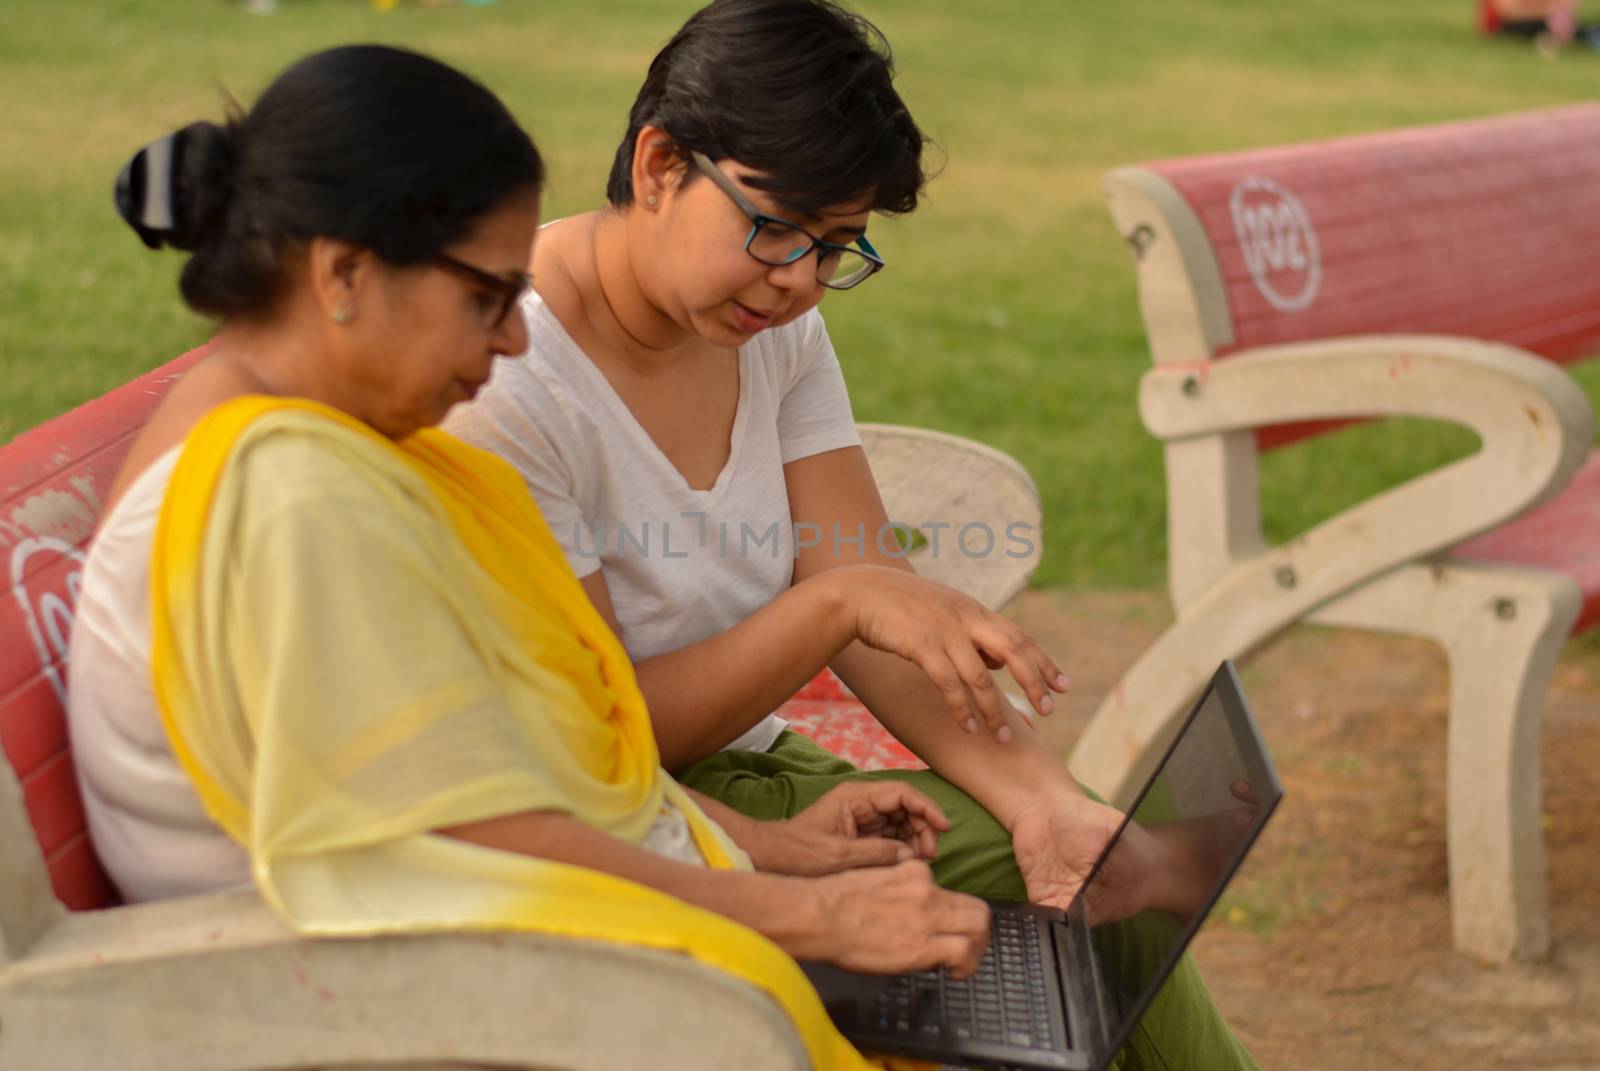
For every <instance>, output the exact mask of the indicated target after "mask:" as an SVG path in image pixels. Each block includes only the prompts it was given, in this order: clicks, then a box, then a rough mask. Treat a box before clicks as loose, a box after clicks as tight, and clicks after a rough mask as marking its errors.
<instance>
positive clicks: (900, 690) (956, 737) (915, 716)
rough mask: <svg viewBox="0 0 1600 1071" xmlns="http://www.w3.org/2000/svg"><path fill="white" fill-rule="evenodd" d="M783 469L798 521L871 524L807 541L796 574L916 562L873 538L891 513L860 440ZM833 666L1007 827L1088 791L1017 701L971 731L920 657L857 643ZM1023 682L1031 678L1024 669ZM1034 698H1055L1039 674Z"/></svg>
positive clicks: (1039, 703)
mask: <svg viewBox="0 0 1600 1071" xmlns="http://www.w3.org/2000/svg"><path fill="white" fill-rule="evenodd" d="M784 475H785V477H786V480H787V483H788V488H789V508H790V512H791V513H792V514H793V516H794V517H795V519H796V520H797V521H800V520H805V521H810V522H812V523H815V524H820V525H822V526H823V530H824V531H831V530H832V526H833V525H834V524H836V523H837V524H839V525H840V526H841V528H842V529H843V530H845V531H851V532H853V531H855V530H856V528H857V527H858V526H860V527H862V529H863V530H864V531H865V532H866V533H867V534H868V535H867V538H866V539H865V540H862V541H861V543H860V544H855V543H852V544H850V545H849V548H848V552H847V553H846V554H839V553H836V550H837V549H839V548H834V547H829V546H827V545H826V544H824V545H822V546H818V547H811V548H807V549H806V550H803V551H801V552H800V555H799V557H798V558H797V559H796V561H795V582H796V583H797V584H798V583H803V582H806V581H808V580H811V579H813V578H818V577H821V576H824V575H826V574H827V573H828V572H829V571H830V570H833V569H837V568H840V567H841V566H845V565H849V564H852V563H856V562H862V561H864V562H869V563H872V564H876V565H880V566H884V567H887V568H893V569H899V570H903V571H905V572H908V573H910V572H914V570H913V569H912V567H911V565H910V564H909V563H908V562H907V561H906V560H905V559H904V558H892V557H888V556H886V555H884V554H883V553H882V552H881V550H880V549H879V547H878V545H877V540H876V539H875V538H873V533H876V532H878V531H879V530H880V529H881V528H882V526H884V525H885V524H887V523H888V520H889V518H888V515H887V513H886V512H885V510H884V508H883V501H882V499H881V498H879V496H878V489H877V486H876V485H875V484H874V483H873V481H872V470H871V468H870V467H868V465H867V460H866V454H865V453H864V452H863V451H862V450H860V449H850V450H835V451H832V452H829V453H825V454H817V455H814V456H812V457H808V458H804V459H802V460H800V461H795V462H791V463H790V464H789V465H787V466H785V468H784ZM832 666H833V669H834V672H836V673H838V675H839V677H840V679H841V680H843V681H844V682H845V684H847V685H849V687H850V690H851V691H853V692H855V694H856V695H857V696H858V697H860V699H861V701H862V702H863V703H864V704H866V706H867V709H869V710H871V711H872V713H873V714H874V715H875V716H876V717H877V718H878V720H879V721H881V722H883V724H884V725H885V727H887V728H888V729H889V731H890V732H892V733H894V735H895V736H896V737H897V738H898V739H899V740H900V741H901V742H902V743H904V744H905V745H906V746H907V747H908V748H910V749H911V750H912V751H913V752H915V753H916V754H917V756H918V757H920V758H921V759H922V760H923V761H924V762H926V763H927V764H928V765H929V766H931V767H932V768H933V769H934V770H935V771H936V772H938V773H939V775H940V776H942V777H943V778H944V779H945V780H947V781H949V782H951V783H952V784H955V785H958V786H959V787H961V788H962V789H964V790H965V791H966V792H967V794H968V795H970V796H972V797H973V798H974V799H976V800H977V801H978V802H979V803H981V804H983V806H984V808H985V809H986V810H987V811H988V812H989V813H990V814H992V815H994V816H995V818H996V819H997V820H998V821H999V822H1000V823H1001V824H1002V825H1004V826H1005V827H1006V828H1007V829H1012V828H1014V823H1015V821H1016V819H1017V818H1018V817H1019V816H1020V815H1021V814H1022V813H1024V812H1025V811H1027V810H1029V809H1031V808H1032V807H1034V806H1035V805H1037V804H1038V803H1039V802H1040V801H1041V800H1042V799H1046V798H1049V797H1050V796H1052V795H1054V794H1058V793H1068V794H1071V795H1073V796H1081V795H1082V792H1081V790H1080V789H1079V788H1078V784H1077V782H1076V781H1074V780H1073V778H1072V775H1071V774H1069V773H1068V772H1067V768H1066V766H1065V764H1064V763H1062V761H1061V760H1060V759H1059V758H1057V757H1056V756H1055V755H1054V754H1052V753H1051V752H1050V750H1049V748H1047V747H1046V746H1045V745H1044V742H1043V741H1042V740H1040V739H1039V737H1038V735H1037V734H1036V733H1035V732H1034V731H1033V730H1032V728H1030V727H1029V726H1028V725H1027V723H1026V722H1024V721H1023V719H1022V716H1021V715H1020V714H1018V713H1017V712H1016V711H1015V710H1013V709H1012V708H1011V706H1010V704H1009V703H1002V704H1001V707H1002V709H1001V711H1000V719H1001V726H1002V729H1001V730H999V731H996V732H995V733H994V734H992V735H991V734H990V733H976V734H969V733H963V732H961V731H960V727H959V726H958V725H957V724H956V723H955V722H953V721H952V720H951V719H950V718H947V717H944V716H943V708H944V698H943V696H942V695H941V693H940V692H939V690H938V689H937V688H936V687H934V685H933V683H932V682H931V681H930V680H929V679H928V676H927V675H926V674H925V673H923V672H922V671H921V670H920V669H919V668H918V667H917V666H915V665H913V664H912V663H910V662H907V661H905V660H904V659H902V658H897V657H895V656H894V655H891V654H886V653H884V652H883V651H875V650H873V649H871V648H869V647H867V646H866V645H865V644H861V643H853V644H851V645H850V646H849V647H848V648H846V649H845V650H844V651H842V652H841V653H840V654H839V655H838V656H837V657H836V658H834V659H833V662H832ZM1019 683H1022V684H1024V685H1025V686H1026V683H1027V682H1025V681H1022V680H1020V679H1019ZM1030 699H1031V700H1032V701H1033V705H1034V707H1035V709H1037V710H1039V711H1040V713H1048V712H1049V711H1050V710H1051V709H1052V708H1053V703H1052V701H1051V699H1050V693H1049V691H1048V690H1047V689H1046V688H1044V687H1043V686H1042V684H1041V683H1040V682H1035V686H1034V688H1033V689H1031V691H1030ZM1002 737H1003V738H1004V739H1002ZM1008 741H1009V742H1008Z"/></svg>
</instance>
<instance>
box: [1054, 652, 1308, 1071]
mask: <svg viewBox="0 0 1600 1071" xmlns="http://www.w3.org/2000/svg"><path fill="white" fill-rule="evenodd" d="M1282 796H1283V788H1282V786H1281V785H1280V784H1279V782H1278V779H1277V776H1276V775H1275V774H1274V773H1273V770H1272V765H1271V762H1270V761H1269V760H1268V758H1267V756H1266V753H1265V751H1264V750H1263V748H1262V745H1261V737H1260V734H1259V732H1258V731H1257V730H1256V728H1255V724H1254V721H1253V719H1252V718H1251V716H1250V712H1249V710H1248V709H1247V708H1246V706H1245V701H1244V694H1243V692H1242V691H1241V690H1240V688H1239V680H1238V677H1237V675H1236V674H1235V672H1234V669H1233V665H1232V664H1231V663H1228V662H1224V663H1223V664H1222V666H1221V668H1219V669H1218V670H1217V673H1216V676H1214V677H1213V678H1212V680H1211V683H1210V685H1209V686H1208V687H1207V688H1206V690H1205V692H1204V693H1202V695H1201V697H1200V701H1199V702H1198V703H1197V704H1196V705H1195V708H1194V710H1193V712H1191V713H1190V715H1189V718H1188V720H1187V721H1185V722H1184V724H1183V726H1182V728H1180V729H1179V731H1178V734H1177V736H1176V737H1175V738H1174V740H1173V743H1172V746H1171V747H1170V748H1169V749H1168V751H1167V753H1166V755H1165V757H1163V758H1162V760H1161V762H1160V763H1159V764H1158V765H1157V766H1156V769H1155V772H1154V773H1153V774H1152V775H1151V777H1150V780H1149V781H1148V782H1146V784H1145V787H1144V790H1143V791H1142V792H1140V794H1139V796H1138V798H1137V799H1136V800H1135V801H1134V804H1133V807H1132V808H1130V809H1129V815H1130V818H1129V819H1126V820H1124V822H1123V826H1122V829H1121V830H1120V831H1119V832H1118V833H1117V835H1116V836H1115V837H1114V838H1113V839H1112V841H1111V844H1110V846H1109V848H1108V849H1107V851H1106V854H1105V855H1103V856H1101V858H1100V861H1099V862H1098V863H1096V864H1095V868H1094V870H1093V871H1092V872H1091V873H1090V875H1089V880H1088V881H1087V882H1086V883H1085V884H1084V887H1083V890H1082V891H1081V892H1080V893H1079V895H1078V897H1077V899H1076V900H1074V901H1073V904H1072V906H1071V908H1070V909H1069V911H1068V915H1069V918H1071V925H1080V924H1082V923H1083V922H1084V921H1087V922H1088V924H1089V926H1090V933H1091V934H1092V938H1093V944H1094V946H1095V948H1096V950H1097V951H1098V956H1097V957H1096V958H1098V960H1099V962H1098V963H1093V964H1090V968H1091V971H1090V973H1091V974H1093V975H1096V976H1097V977H1092V978H1087V979H1084V981H1085V982H1086V983H1087V984H1088V987H1089V988H1090V990H1091V991H1095V990H1098V991H1099V999H1098V1000H1097V1001H1094V1002H1095V1003H1097V1004H1098V1008H1096V1009H1093V1011H1092V1013H1091V1018H1093V1019H1098V1020H1099V1024H1098V1025H1099V1026H1100V1027H1101V1029H1100V1030H1095V1031H1092V1033H1094V1034H1097V1035H1099V1038H1100V1039H1102V1040H1103V1041H1104V1042H1105V1043H1107V1044H1109V1045H1110V1046H1111V1050H1112V1051H1115V1050H1116V1049H1118V1048H1120V1047H1121V1046H1122V1044H1123V1043H1124V1042H1125V1041H1126V1040H1127V1036H1128V1034H1129V1033H1130V1032H1131V1031H1132V1030H1133V1026H1134V1023H1135V1022H1137V1020H1138V1017H1139V1015H1140V1014H1142V1013H1143V1011H1144V1009H1145V1008H1146V1007H1147V1006H1148V1005H1149V1003H1150V1001H1152V1000H1154V999H1155V995H1156V992H1157V990H1158V989H1159V988H1160V986H1161V983H1162V982H1163V981H1165V980H1166V977H1167V975H1168V974H1170V973H1171V972H1172V970H1173V968H1174V967H1175V966H1176V964H1177V961H1178V957H1179V956H1181V955H1182V953H1183V950H1184V948H1185V947H1186V946H1187V945H1188V943H1189V940H1190V938H1192V937H1193V936H1194V933H1195V931H1196V930H1198V929H1199V928H1200V924H1201V923H1202V922H1203V921H1205V917H1206V915H1207V914H1208V913H1209V912H1210V911H1211V909H1212V907H1213V906H1214V905H1215V904H1216V901H1217V898H1218V897H1219V896H1220V895H1221V893H1222V889H1223V887H1224V886H1225V885H1226V884H1227V883H1228V880H1229V879H1230V878H1231V877H1232V876H1233V872H1234V871H1235V870H1236V869H1237V868H1238V866H1239V863H1240V862H1241V861H1242V860H1243V858H1244V854H1245V852H1246V851H1247V850H1248V849H1249V847H1250V845H1251V844H1252V843H1253V842H1254V841H1255V839H1256V837H1257V836H1258V835H1259V834H1260V832H1261V828H1262V826H1263V825H1265V824H1266V821H1267V818H1268V816H1269V815H1270V814H1271V813H1272V810H1273V808H1274V807H1276V806H1277V804H1278V801H1279V800H1280V799H1281V798H1282ZM1158 858H1159V859H1162V860H1165V861H1166V862H1167V864H1168V865H1167V866H1166V867H1165V868H1164V872H1165V873H1167V874H1168V875H1170V876H1173V877H1179V878H1181V879H1182V880H1180V881H1176V882H1174V883H1173V884H1174V889H1173V890H1172V892H1171V894H1170V895H1171V896H1172V902H1171V903H1168V904H1165V905H1163V906H1161V907H1155V906H1151V907H1146V908H1145V910H1144V911H1143V912H1142V913H1141V914H1140V916H1139V917H1140V921H1141V925H1140V930H1141V933H1142V935H1143V937H1144V940H1143V941H1142V942H1140V943H1139V944H1137V945H1135V944H1133V943H1131V942H1130V941H1129V934H1128V930H1129V927H1128V926H1127V925H1126V924H1125V923H1121V922H1117V921H1108V918H1107V916H1113V917H1116V916H1126V913H1127V903H1126V899H1125V898H1124V897H1123V896H1122V894H1121V888H1124V887H1125V883H1124V881H1123V879H1124V878H1125V875H1127V874H1128V873H1130V872H1133V871H1136V870H1138V869H1139V868H1140V867H1141V866H1142V865H1148V864H1147V863H1146V862H1145V861H1147V860H1153V859H1158ZM1119 900H1120V901H1121V902H1119ZM1151 934H1158V935H1160V939H1158V940H1156V941H1155V942H1154V943H1152V942H1151V936H1150V935H1151ZM1079 974H1080V977H1082V972H1081V970H1080V972H1079ZM1095 1013H1098V1014H1095Z"/></svg>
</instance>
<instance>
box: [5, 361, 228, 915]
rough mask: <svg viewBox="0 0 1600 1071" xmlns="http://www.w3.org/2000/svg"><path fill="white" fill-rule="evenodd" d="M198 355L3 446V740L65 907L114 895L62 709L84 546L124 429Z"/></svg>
mask: <svg viewBox="0 0 1600 1071" xmlns="http://www.w3.org/2000/svg"><path fill="white" fill-rule="evenodd" d="M202 349H203V348H202ZM201 354H202V350H196V351H194V352H193V353H189V354H186V355H185V356H183V357H180V358H179V359H178V360H176V361H173V362H172V363H170V364H168V365H165V366H163V367H161V368H159V369H157V370H156V371H154V372H151V373H149V374H147V375H144V376H140V377H139V378H138V379H135V380H134V381H133V382H131V383H128V384H126V385H124V386H122V387H119V388H117V389H116V390H114V391H112V392H110V393H109V394H107V395H105V396H103V397H101V398H97V399H95V400H94V401H92V402H90V403H89V404H87V405H84V406H80V407H79V408H77V409H74V410H73V411H72V412H70V413H67V414H65V415H64V416H60V417H57V418H56V419H55V420H52V421H49V422H48V423H45V424H42V425H40V426H39V427H37V428H34V429H33V430H32V431H29V432H25V433H24V434H23V435H21V436H19V437H18V438H17V439H16V440H15V441H13V442H11V443H10V444H8V445H6V446H4V447H0V567H3V568H4V576H5V586H4V588H3V589H0V751H3V752H4V754H5V757H6V759H7V761H9V762H10V763H11V766H12V769H13V770H14V771H15V772H16V774H17V779H18V780H19V781H20V782H21V783H22V791H23V799H24V802H25V804H26V806H27V810H28V817H29V819H30V820H31V821H32V823H33V827H34V832H35V834H36V835H37V836H38V838H39V845H40V848H41V850H42V851H43V852H44V856H45V862H46V865H47V867H48V868H49V871H50V880H51V884H52V885H53V886H54V888H55V893H56V896H57V897H58V898H60V900H61V902H62V903H64V904H66V905H67V906H68V907H70V908H72V909H73V910H80V911H81V910H89V909H92V908H97V907H108V906H110V905H112V904H115V903H117V902H118V897H117V894H116V890H115V889H114V888H113V887H112V885H111V882H110V881H109V880H108V879H107V878H106V874H105V871H104V870H103V869H102V868H101V866H100V862H99V860H98V859H96V858H95V854H94V848H93V845H91V844H90V842H89V837H88V829H87V826H86V823H85V820H84V814H83V801H82V799H81V797H80V796H79V794H78V785H77V780H76V777H75V775H74V772H73V768H72V754H71V750H70V748H69V747H68V744H67V727H66V714H65V711H64V710H63V709H62V695H63V694H64V693H63V689H64V687H65V683H66V654H67V651H66V643H67V638H68V636H69V634H70V630H71V617H72V610H73V608H74V607H75V606H76V604H77V584H78V583H79V579H80V578H79V569H80V565H81V554H82V552H83V550H84V549H85V548H86V547H87V546H88V543H89V538H90V536H91V535H92V534H93V528H94V523H95V520H96V518H97V516H98V514H99V512H100V504H101V502H102V500H103V497H104V495H105V493H106V491H107V490H108V489H109V488H110V486H111V481H112V479H113V478H114V477H115V476H116V472H117V469H118V468H119V467H120V466H121V464H122V459H123V457H124V456H125V455H126V454H127V451H128V447H129V446H130V445H131V444H132V441H133V437H134V436H135V435H136V434H137V433H138V430H139V428H140V427H141V426H142V425H143V424H144V421H145V419H146V418H147V417H148V416H149V415H150V413H151V411H152V410H154V408H155V406H156V403H157V402H159V401H160V399H161V398H162V397H163V396H164V395H165V394H166V392H167V391H168V390H169V389H170V388H171V386H172V384H173V383H174V382H175V381H176V380H177V378H178V377H179V376H180V375H181V374H182V373H183V372H184V371H185V370H186V369H187V368H188V367H189V366H190V365H192V364H193V363H194V362H195V361H196V360H198V359H199V358H200V356H201Z"/></svg>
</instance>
